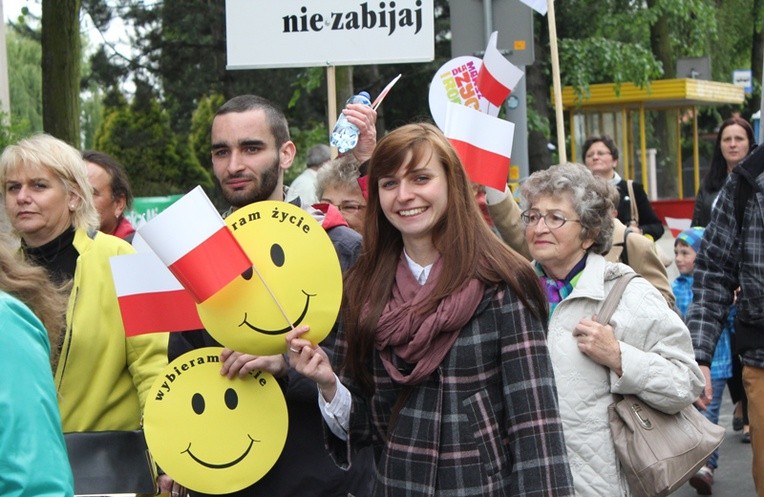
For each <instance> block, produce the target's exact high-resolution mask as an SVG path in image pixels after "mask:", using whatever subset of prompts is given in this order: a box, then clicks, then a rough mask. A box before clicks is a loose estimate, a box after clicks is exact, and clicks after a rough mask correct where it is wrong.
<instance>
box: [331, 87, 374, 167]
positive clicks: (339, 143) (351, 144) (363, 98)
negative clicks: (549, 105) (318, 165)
mask: <svg viewBox="0 0 764 497" xmlns="http://www.w3.org/2000/svg"><path fill="white" fill-rule="evenodd" d="M347 103H349V104H364V105H369V106H371V98H370V97H369V94H368V93H367V92H365V91H362V92H360V93H359V94H358V95H353V96H352V97H350V98H349V99H348V101H347ZM359 133H360V132H359V131H358V127H357V126H356V125H355V124H353V123H351V122H350V121H348V120H347V118H346V117H345V114H343V113H341V112H340V115H339V117H338V118H337V124H335V125H334V129H333V130H332V134H331V136H330V138H329V143H331V144H332V145H333V146H335V147H337V150H339V151H340V153H341V154H344V153H345V152H347V151H348V150H352V149H354V148H355V146H356V145H357V144H358V134H359Z"/></svg>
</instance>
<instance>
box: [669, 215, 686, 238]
mask: <svg viewBox="0 0 764 497" xmlns="http://www.w3.org/2000/svg"><path fill="white" fill-rule="evenodd" d="M691 224H692V219H685V218H681V217H666V226H668V228H669V229H670V230H671V235H672V236H673V237H674V238H676V237H677V236H679V233H681V232H682V231H684V230H688V229H690V225H691Z"/></svg>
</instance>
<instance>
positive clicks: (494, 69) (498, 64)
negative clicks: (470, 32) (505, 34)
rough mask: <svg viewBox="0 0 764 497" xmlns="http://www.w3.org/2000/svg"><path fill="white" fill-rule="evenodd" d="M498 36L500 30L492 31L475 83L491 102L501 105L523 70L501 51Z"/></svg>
mask: <svg viewBox="0 0 764 497" xmlns="http://www.w3.org/2000/svg"><path fill="white" fill-rule="evenodd" d="M497 38H498V32H496V31H494V32H493V33H491V37H490V38H489V39H488V46H487V47H486V49H485V55H483V64H482V65H481V66H480V71H478V76H477V80H476V81H475V84H476V85H477V88H478V91H480V93H481V94H482V95H483V96H484V97H485V98H486V99H487V100H488V101H489V102H491V103H492V104H493V105H495V106H497V107H500V106H501V104H502V103H504V100H506V99H507V97H508V96H509V94H510V93H511V92H512V90H513V89H514V88H515V86H516V85H517V82H518V81H520V78H522V77H523V71H522V69H520V68H519V67H517V66H516V65H514V64H512V63H511V62H510V61H508V60H507V59H506V57H504V56H503V55H502V54H501V52H499V49H498V48H497V46H496V42H497Z"/></svg>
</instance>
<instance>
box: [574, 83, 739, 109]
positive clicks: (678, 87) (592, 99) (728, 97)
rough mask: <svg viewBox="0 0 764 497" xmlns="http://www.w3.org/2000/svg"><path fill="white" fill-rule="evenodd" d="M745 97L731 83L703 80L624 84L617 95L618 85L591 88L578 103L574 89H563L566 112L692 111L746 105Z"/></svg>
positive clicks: (610, 84) (600, 85)
mask: <svg viewBox="0 0 764 497" xmlns="http://www.w3.org/2000/svg"><path fill="white" fill-rule="evenodd" d="M744 100H745V94H744V91H743V88H742V87H739V86H735V85H733V84H731V83H720V82H718V81H705V80H701V79H662V80H657V81H651V82H650V84H649V86H647V87H645V88H640V87H638V86H636V85H634V84H633V83H621V85H620V88H619V91H618V92H616V85H615V84H614V83H606V84H595V85H590V86H589V92H588V94H586V95H584V97H583V99H582V100H580V101H579V100H578V99H577V96H576V93H575V91H574V89H573V87H572V86H566V87H564V88H563V89H562V106H563V109H565V110H573V111H575V110H579V109H589V110H591V109H593V108H598V109H600V110H604V109H606V108H612V109H616V108H617V109H621V108H623V107H633V108H634V109H638V108H639V107H640V106H644V107H645V108H667V107H688V106H694V105H701V106H702V105H719V104H737V105H739V104H742V103H743V101H744Z"/></svg>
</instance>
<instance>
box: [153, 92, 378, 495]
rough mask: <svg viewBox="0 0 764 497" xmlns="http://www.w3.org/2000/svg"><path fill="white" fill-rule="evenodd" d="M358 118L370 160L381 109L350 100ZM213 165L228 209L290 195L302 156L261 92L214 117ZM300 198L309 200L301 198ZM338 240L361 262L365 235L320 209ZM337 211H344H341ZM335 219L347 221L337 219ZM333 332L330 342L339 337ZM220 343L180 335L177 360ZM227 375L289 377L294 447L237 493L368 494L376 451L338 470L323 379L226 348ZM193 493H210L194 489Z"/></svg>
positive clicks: (358, 153)
mask: <svg viewBox="0 0 764 497" xmlns="http://www.w3.org/2000/svg"><path fill="white" fill-rule="evenodd" d="M345 112H346V114H345V115H346V116H347V118H348V120H349V121H350V122H352V123H353V124H355V125H356V126H358V129H359V130H360V132H361V134H360V137H359V144H358V145H357V146H356V148H355V149H353V151H352V154H353V155H354V156H355V157H356V160H359V161H363V160H366V159H368V157H369V155H371V151H372V150H373V149H374V146H375V144H376V117H377V113H376V111H374V110H373V109H371V107H369V106H366V105H363V104H349V105H348V107H346V109H345ZM211 138H212V169H213V172H214V174H215V177H216V178H217V180H218V181H219V183H220V187H221V190H222V192H223V196H224V198H225V199H226V201H227V202H228V203H229V204H231V209H230V210H229V211H228V213H230V212H232V211H233V210H234V209H236V208H241V207H244V206H246V205H249V204H251V203H253V202H258V201H262V200H278V201H283V200H284V187H283V182H284V171H285V170H286V169H288V168H289V167H290V166H291V165H292V162H293V161H294V158H295V155H296V153H297V151H296V148H295V145H294V143H293V142H292V141H291V140H290V136H289V126H288V124H287V120H286V117H285V116H284V114H283V113H282V112H281V110H280V109H279V108H278V107H276V106H275V105H274V104H273V103H272V102H270V101H269V100H267V99H265V98H262V97H259V96H256V95H240V96H237V97H234V98H232V99H230V100H229V101H227V102H226V103H225V104H223V105H222V106H221V107H220V108H219V109H218V111H217V113H216V114H215V117H214V119H213V122H212V133H211ZM295 201H296V202H299V201H301V199H295ZM303 209H306V210H307V211H308V212H310V213H311V214H312V215H314V217H316V218H317V219H320V222H321V223H322V226H324V228H325V229H326V230H327V234H328V235H329V238H330V239H331V240H332V243H333V244H334V247H335V250H336V251H337V256H338V257H339V259H340V266H341V267H342V270H343V271H345V270H347V268H348V267H350V265H351V264H352V263H353V261H355V258H356V257H357V255H358V250H359V249H360V241H361V237H360V235H359V234H358V233H356V232H355V231H353V230H352V229H350V228H348V227H347V224H346V223H345V222H344V221H343V220H342V216H340V214H339V212H337V211H336V209H334V207H331V209H334V211H332V210H331V209H328V210H327V211H326V212H323V211H319V210H316V209H313V208H312V207H310V206H309V205H306V204H305V203H303ZM335 215H336V216H335ZM334 219H339V221H340V222H339V224H337V223H336V222H335V221H333V220H334ZM334 335H335V333H334V332H332V333H331V334H330V335H329V337H327V338H326V339H325V341H324V343H327V345H328V346H329V347H331V344H332V343H333V341H334ZM212 346H220V344H219V343H217V342H216V341H215V340H214V339H213V338H212V337H211V336H210V335H209V333H208V332H207V331H206V330H195V331H189V332H183V333H172V334H171V336H170V347H169V354H170V360H173V359H175V358H176V357H178V356H179V355H181V354H183V353H185V352H187V351H189V350H192V349H196V348H200V347H212ZM220 362H221V364H222V368H221V374H225V375H227V376H228V377H229V378H233V377H234V376H235V375H240V376H244V375H246V374H248V373H250V372H251V371H254V370H258V369H264V370H266V371H268V372H270V373H271V374H273V375H274V376H275V377H276V378H279V379H280V380H281V383H280V384H281V385H282V388H283V390H284V397H285V399H286V403H287V410H288V412H289V430H288V434H287V440H286V445H285V446H284V450H283V451H282V453H281V456H280V457H279V459H278V460H277V461H276V464H275V465H274V466H273V468H271V470H270V471H269V472H268V473H267V474H266V475H265V476H264V477H263V478H262V479H260V480H259V481H258V482H256V483H255V484H254V485H252V486H250V487H248V488H245V489H243V490H241V491H239V492H235V493H233V494H230V495H232V496H236V497H249V496H266V495H267V496H269V497H279V496H285V497H286V496H289V497H299V496H305V497H313V496H317V495H321V496H328V497H346V496H347V495H354V496H359V497H364V496H367V495H368V493H369V485H370V481H371V472H372V467H373V454H372V453H371V451H370V450H366V451H365V452H364V453H363V454H362V456H361V457H360V458H359V460H358V461H357V464H356V465H354V466H353V467H352V468H350V469H347V470H343V469H340V468H339V467H337V465H336V464H334V462H333V461H332V459H331V457H330V456H329V454H328V453H327V451H326V450H325V448H324V440H323V435H322V433H321V414H320V413H319V411H318V406H317V405H316V397H317V396H318V392H317V390H316V386H315V384H313V382H311V381H309V380H307V379H306V378H304V377H303V376H302V375H300V374H299V373H298V372H297V371H295V370H293V369H290V368H289V364H288V363H287V362H286V360H285V358H284V356H283V355H276V356H253V355H249V354H241V353H238V352H235V351H231V350H229V349H225V350H224V352H223V354H222V356H221V361H220ZM171 477H172V475H166V477H163V478H162V480H160V485H161V488H162V490H163V491H165V492H168V493H170V494H171V495H172V496H180V495H182V494H184V493H185V491H186V489H184V488H182V487H180V486H179V485H178V484H177V482H173V481H172V480H171V479H170V478H171ZM188 491H189V494H190V495H192V496H200V495H203V494H201V493H199V492H195V491H194V490H193V489H188Z"/></svg>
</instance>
